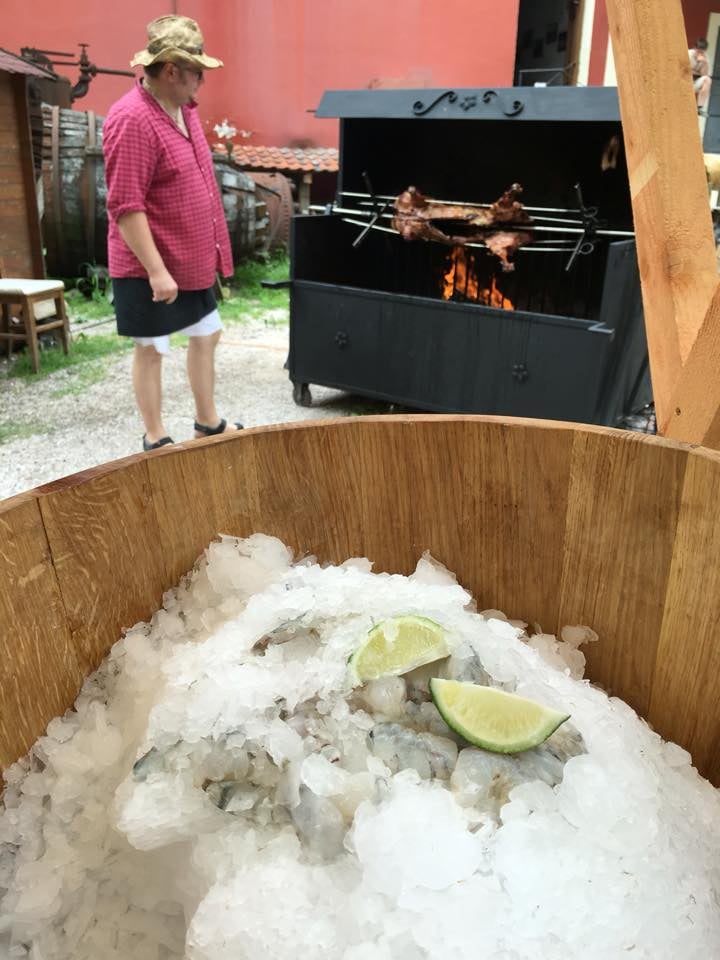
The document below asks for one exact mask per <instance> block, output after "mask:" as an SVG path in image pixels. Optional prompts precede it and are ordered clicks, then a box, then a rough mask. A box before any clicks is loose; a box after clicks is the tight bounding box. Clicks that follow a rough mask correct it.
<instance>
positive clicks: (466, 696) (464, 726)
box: [430, 677, 570, 753]
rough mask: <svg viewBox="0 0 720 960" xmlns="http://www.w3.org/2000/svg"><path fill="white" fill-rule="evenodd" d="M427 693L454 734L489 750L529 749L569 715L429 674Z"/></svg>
mask: <svg viewBox="0 0 720 960" xmlns="http://www.w3.org/2000/svg"><path fill="white" fill-rule="evenodd" d="M430 693H431V694H432V698H433V700H434V702H435V706H436V707H437V708H438V710H439V711H440V714H441V715H442V718H443V720H444V721H445V723H446V724H447V725H448V726H449V727H450V728H451V729H452V730H454V731H455V733H459V734H460V736H461V737H464V738H465V740H467V741H468V743H472V744H474V745H475V746H476V747H482V748H483V749H484V750H492V751H493V753H520V752H521V751H522V750H531V749H532V748H533V747H537V746H538V745H539V744H541V743H543V741H545V740H547V738H548V737H549V736H550V734H552V733H554V732H555V731H556V730H557V728H558V727H559V726H560V724H561V723H565V721H566V720H567V719H569V716H570V715H569V714H567V713H560V712H559V711H558V710H553V709H551V708H550V707H544V706H542V704H540V703H535V701H534V700H526V699H525V698H524V697H518V696H517V695H516V694H514V693H506V692H505V691H504V690H496V689H495V688H494V687H483V686H480V685H479V684H475V683H460V682H459V681H457V680H441V679H439V678H437V677H433V679H432V680H431V681H430Z"/></svg>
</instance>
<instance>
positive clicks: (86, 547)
mask: <svg viewBox="0 0 720 960" xmlns="http://www.w3.org/2000/svg"><path fill="white" fill-rule="evenodd" d="M718 500H720V454H719V453H717V452H715V451H710V450H706V449H703V448H692V447H689V446H686V445H681V444H678V443H674V442H670V441H665V440H662V439H660V438H657V437H651V436H647V435H644V434H638V433H624V432H621V431H614V430H609V429H605V428H602V427H585V426H578V425H573V424H562V423H557V422H550V421H547V422H543V421H531V420H504V419H501V418H485V417H453V416H403V417H400V416H397V417H361V418H349V419H343V420H335V421H325V422H318V421H315V422H305V423H299V424H294V425H292V426H280V427H265V428H259V429H255V430H245V431H243V432H242V433H240V434H231V435H228V436H221V437H217V438H210V439H208V440H204V441H200V442H189V443H186V444H176V445H175V446H172V447H166V448H164V449H163V450H161V451H158V452H157V453H155V454H151V455H150V456H146V455H139V456H134V457H129V458H127V459H125V460H119V461H116V462H115V463H109V464H105V465H103V466H101V467H98V468H96V469H94V470H89V471H86V472H84V473H81V474H77V475H76V476H73V477H68V478H66V479H64V480H58V481H56V482H54V483H50V484H47V485H45V486H44V487H40V488H38V489H37V490H32V491H30V492H29V493H25V494H21V495H19V496H16V497H14V498H11V499H9V500H6V501H0V530H2V549H1V550H0V582H2V584H3V590H2V591H0V673H1V676H2V681H1V682H0V763H1V764H2V765H6V764H8V763H10V762H11V761H13V760H15V759H16V758H17V757H18V756H20V755H21V754H23V753H24V752H25V751H26V750H27V749H28V747H29V746H30V744H31V743H32V742H33V741H34V740H35V739H36V738H37V737H38V735H40V734H41V733H42V732H43V731H44V729H45V727H46V725H47V723H48V721H49V720H50V719H51V718H52V717H54V716H56V715H58V714H62V713H63V711H64V710H65V709H66V708H67V707H68V706H69V705H70V704H71V703H72V702H73V700H74V698H75V696H76V694H77V692H78V689H79V687H80V684H81V682H82V680H83V678H84V677H86V676H87V675H88V674H89V673H90V672H91V671H92V670H93V669H94V668H95V667H97V665H98V663H99V662H100V661H101V659H102V658H103V657H104V656H105V655H106V654H107V652H108V650H109V649H110V646H111V644H112V643H113V642H114V641H116V640H117V639H118V638H119V637H120V635H121V632H122V630H123V629H124V628H126V627H130V626H132V625H133V624H135V623H137V622H138V621H141V620H146V619H147V618H149V617H150V616H151V614H152V613H153V611H155V610H156V609H158V607H159V606H160V604H161V602H162V595H163V592H164V591H165V590H167V589H168V588H169V587H170V586H172V585H173V584H176V583H177V582H178V581H179V579H180V577H181V576H182V574H183V573H185V571H187V570H188V569H189V568H190V567H191V566H192V564H193V562H194V561H195V559H196V558H197V557H198V556H199V555H200V554H201V553H202V551H203V549H204V548H205V547H206V546H207V544H208V543H209V542H210V541H211V540H213V539H214V538H215V537H216V536H217V535H218V534H219V533H227V534H235V535H238V536H243V537H244V536H248V535H249V534H251V533H253V532H257V531H261V532H264V533H266V534H272V535H275V536H277V537H280V538H281V539H282V540H283V541H285V542H286V543H287V544H289V545H290V546H291V547H292V548H293V549H294V550H295V551H297V552H299V553H300V554H315V555H317V557H318V558H319V559H320V560H321V561H334V562H337V561H342V560H345V559H346V558H348V557H351V556H367V557H369V558H370V559H372V560H373V561H375V569H376V570H389V571H399V572H402V573H408V572H410V571H411V570H412V569H413V568H414V565H415V563H416V561H417V559H418V557H419V556H420V554H421V553H422V552H423V551H424V550H430V551H431V552H432V554H433V555H434V556H435V557H437V558H438V559H439V560H441V561H442V562H443V563H445V564H446V565H447V566H448V567H449V568H450V569H451V570H454V571H455V572H456V573H457V576H458V579H459V581H460V583H462V584H463V585H464V586H466V587H467V588H468V589H469V590H471V591H472V592H473V594H474V595H475V597H476V598H477V601H478V604H479V607H480V609H482V608H487V607H493V608H499V609H501V610H504V611H505V612H506V613H507V614H508V615H509V616H511V617H517V618H520V619H523V620H526V621H528V622H530V623H539V624H541V626H542V628H543V629H544V630H546V631H553V632H554V631H556V630H557V629H558V628H559V627H561V626H562V625H564V624H588V625H590V626H592V627H594V628H595V629H596V630H597V631H598V632H599V634H600V642H599V643H596V644H592V645H591V646H590V648H589V649H588V650H587V658H588V673H589V676H590V677H591V679H592V680H594V681H595V682H597V683H599V684H601V685H602V686H603V687H605V688H606V689H607V690H608V691H610V692H611V693H613V694H616V695H617V696H619V697H622V698H623V699H625V700H627V701H628V703H630V704H631V705H632V706H633V707H634V708H635V709H636V710H637V711H638V712H639V713H640V714H642V715H643V716H644V717H646V718H647V719H648V720H649V722H650V723H651V724H652V725H653V727H655V729H657V731H658V732H659V733H661V734H662V736H663V737H666V738H669V739H672V740H675V741H677V742H678V743H680V744H682V745H683V746H684V747H686V748H687V749H689V750H690V751H691V752H692V754H693V757H694V760H695V763H696V765H697V767H698V769H699V770H700V771H701V772H702V773H703V774H705V775H706V776H709V777H710V778H711V779H713V780H714V782H715V783H720V710H718V706H717V704H718V700H719V699H720V641H719V640H718V631H717V624H718V622H719V621H720V564H718V560H717V558H718V556H719V555H720V514H719V513H718V510H717V503H718ZM198 504H200V505H201V509H198Z"/></svg>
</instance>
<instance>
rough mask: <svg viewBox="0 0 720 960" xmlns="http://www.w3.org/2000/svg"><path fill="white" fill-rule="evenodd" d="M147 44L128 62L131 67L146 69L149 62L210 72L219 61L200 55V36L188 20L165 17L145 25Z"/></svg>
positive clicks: (170, 16) (197, 28) (198, 29)
mask: <svg viewBox="0 0 720 960" xmlns="http://www.w3.org/2000/svg"><path fill="white" fill-rule="evenodd" d="M147 35H148V42H147V48H146V49H145V50H140V51H139V52H138V53H136V54H135V56H134V57H133V58H132V60H131V61H130V66H131V67H137V66H143V67H149V66H150V64H151V63H167V62H170V63H178V64H180V65H181V66H188V67H198V68H199V69H200V70H214V69H215V68H216V67H221V66H222V65H223V62H222V60H216V59H215V57H208V56H206V55H205V54H204V53H203V35H202V33H201V32H200V27H199V26H198V25H197V23H196V22H195V21H194V20H191V19H190V17H176V16H174V15H172V14H168V15H167V16H164V17H158V18H157V19H156V20H153V21H151V22H150V23H149V24H148V25H147Z"/></svg>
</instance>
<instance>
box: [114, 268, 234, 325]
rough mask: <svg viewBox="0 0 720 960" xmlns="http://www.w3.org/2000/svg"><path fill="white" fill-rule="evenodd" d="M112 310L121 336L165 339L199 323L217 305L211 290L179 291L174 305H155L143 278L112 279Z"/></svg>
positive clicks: (150, 291)
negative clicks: (113, 309)
mask: <svg viewBox="0 0 720 960" xmlns="http://www.w3.org/2000/svg"><path fill="white" fill-rule="evenodd" d="M112 285H113V307H114V308H115V317H116V319H117V331H118V333H119V334H120V336H121V337H164V336H166V335H167V334H169V333H175V332H176V331H177V330H183V329H184V328H185V327H190V326H192V324H193V323H197V322H198V320H202V319H203V317H206V316H207V315H208V314H209V313H212V311H213V310H214V309H215V308H216V306H217V301H216V300H215V294H214V293H213V291H212V288H211V289H209V290H181V291H180V292H179V293H178V296H177V300H175V301H173V303H155V302H154V301H153V298H152V288H151V286H150V283H149V282H148V281H147V280H145V279H143V278H142V277H120V278H116V277H114V278H113V282H112Z"/></svg>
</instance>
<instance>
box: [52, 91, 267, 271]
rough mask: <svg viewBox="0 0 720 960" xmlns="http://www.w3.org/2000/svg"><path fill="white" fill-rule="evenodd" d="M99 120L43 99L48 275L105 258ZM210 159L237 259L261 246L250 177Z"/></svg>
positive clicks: (261, 231)
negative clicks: (213, 163)
mask: <svg viewBox="0 0 720 960" xmlns="http://www.w3.org/2000/svg"><path fill="white" fill-rule="evenodd" d="M103 122H104V118H103V117H98V116H96V115H95V114H94V113H93V112H92V111H89V112H87V113H84V112H82V111H79V110H62V109H60V108H59V107H50V106H48V105H47V104H44V105H43V239H44V242H45V247H46V251H47V252H46V256H45V262H46V268H47V272H48V274H50V275H51V276H60V277H77V276H79V275H80V274H81V272H82V271H81V264H83V263H85V262H90V263H98V264H107V229H108V224H107V207H106V201H107V185H106V183H105V168H104V164H103V155H102V128H103ZM214 160H215V172H216V178H217V181H218V185H219V187H220V190H221V193H222V199H223V206H224V208H225V217H226V220H227V224H228V229H229V231H230V240H231V244H232V250H233V258H234V259H235V261H236V262H237V261H238V260H240V259H242V258H243V257H247V256H251V255H252V254H254V253H255V252H256V250H257V249H258V248H262V245H263V242H264V224H263V223H262V222H260V223H259V222H258V220H262V210H261V215H260V217H258V213H257V211H256V206H257V204H258V198H257V196H256V190H255V183H254V182H253V181H252V180H251V179H250V177H248V176H247V174H245V173H243V172H242V171H241V170H240V169H239V168H238V167H237V166H236V165H235V164H233V163H232V162H231V161H228V160H227V159H225V158H223V157H219V156H218V157H215V158H214ZM262 209H264V208H262Z"/></svg>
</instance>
